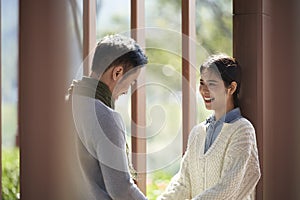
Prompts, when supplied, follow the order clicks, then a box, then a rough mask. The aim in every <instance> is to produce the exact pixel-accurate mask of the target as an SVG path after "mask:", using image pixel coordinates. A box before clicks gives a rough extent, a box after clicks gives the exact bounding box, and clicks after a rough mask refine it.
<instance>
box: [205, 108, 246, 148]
mask: <svg viewBox="0 0 300 200" xmlns="http://www.w3.org/2000/svg"><path fill="white" fill-rule="evenodd" d="M241 117H242V115H241V111H240V108H235V109H233V110H231V111H229V112H228V113H226V114H225V115H223V116H222V117H221V118H220V119H219V120H218V121H216V118H215V116H211V117H210V118H208V119H207V120H206V124H207V125H208V126H207V129H206V139H205V149H204V153H206V152H207V150H208V149H209V148H210V147H211V145H212V144H213V143H214V141H215V140H216V138H217V137H218V135H219V134H220V132H221V130H222V127H223V123H224V122H225V123H233V122H235V121H236V120H238V119H240V118H241Z"/></svg>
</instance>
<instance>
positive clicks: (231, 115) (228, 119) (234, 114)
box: [206, 108, 241, 124]
mask: <svg viewBox="0 0 300 200" xmlns="http://www.w3.org/2000/svg"><path fill="white" fill-rule="evenodd" d="M239 118H241V110H240V108H235V109H233V110H231V111H229V112H228V113H226V114H225V115H223V116H222V117H221V118H220V119H219V120H218V121H222V122H225V123H232V122H234V121H235V120H237V119H239ZM214 122H216V118H215V116H214V115H211V116H210V117H209V118H207V119H206V124H211V123H214Z"/></svg>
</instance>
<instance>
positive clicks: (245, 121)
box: [233, 117, 254, 129]
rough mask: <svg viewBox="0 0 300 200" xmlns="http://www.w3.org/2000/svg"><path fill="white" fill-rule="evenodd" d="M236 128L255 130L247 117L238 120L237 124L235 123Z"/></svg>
mask: <svg viewBox="0 0 300 200" xmlns="http://www.w3.org/2000/svg"><path fill="white" fill-rule="evenodd" d="M233 124H234V125H235V126H237V127H239V128H242V127H244V128H251V129H254V127H253V125H252V123H251V122H250V120H248V119H247V118H245V117H241V118H239V119H238V120H236V122H234V123H233Z"/></svg>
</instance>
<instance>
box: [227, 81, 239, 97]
mask: <svg viewBox="0 0 300 200" xmlns="http://www.w3.org/2000/svg"><path fill="white" fill-rule="evenodd" d="M228 89H229V93H230V94H231V95H233V93H234V92H235V91H236V89H237V83H236V82H235V81H232V82H231V84H230V85H229V87H228Z"/></svg>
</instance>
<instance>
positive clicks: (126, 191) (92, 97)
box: [71, 35, 147, 200]
mask: <svg viewBox="0 0 300 200" xmlns="http://www.w3.org/2000/svg"><path fill="white" fill-rule="evenodd" d="M145 64H147V57H146V56H145V54H144V53H143V51H142V49H141V48H140V47H139V45H138V44H137V43H136V42H135V41H134V40H133V39H130V38H127V37H124V36H121V35H110V36H106V37H105V38H103V39H102V40H101V41H100V42H99V43H98V45H97V47H96V50H95V53H94V57H93V62H92V68H91V73H90V75H89V77H83V78H82V80H79V81H74V82H73V84H72V87H71V88H72V89H71V93H72V110H73V117H74V122H75V126H76V130H77V135H78V140H77V155H78V159H79V165H80V168H81V171H82V173H83V177H84V180H85V181H84V182H83V183H82V187H83V188H85V189H82V193H83V194H82V198H84V199H95V200H96V199H97V200H102V199H122V200H126V199H130V200H133V199H146V197H145V196H144V194H143V193H142V192H141V191H140V190H139V189H138V188H137V186H136V185H135V184H134V182H133V180H132V178H131V176H130V172H132V170H131V165H130V164H129V161H128V155H127V151H126V150H127V149H128V148H126V147H127V143H126V140H125V126H124V123H123V121H122V118H121V116H120V114H119V113H117V112H116V111H114V101H115V100H116V99H117V98H118V97H119V96H120V95H122V94H125V93H126V92H127V90H128V88H129V87H130V85H131V84H132V83H133V82H134V81H136V79H137V78H138V76H139V73H140V70H141V67H143V66H144V65H145Z"/></svg>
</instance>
